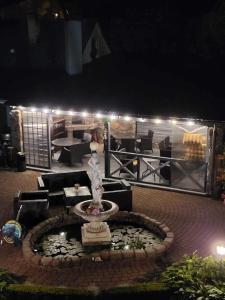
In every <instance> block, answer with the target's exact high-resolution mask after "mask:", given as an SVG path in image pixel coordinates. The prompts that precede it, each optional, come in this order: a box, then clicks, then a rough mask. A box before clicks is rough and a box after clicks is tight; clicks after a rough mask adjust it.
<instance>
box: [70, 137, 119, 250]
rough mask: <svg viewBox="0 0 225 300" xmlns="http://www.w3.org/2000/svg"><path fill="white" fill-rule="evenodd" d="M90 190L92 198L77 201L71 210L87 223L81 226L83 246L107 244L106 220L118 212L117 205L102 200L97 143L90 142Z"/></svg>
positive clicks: (109, 233)
mask: <svg viewBox="0 0 225 300" xmlns="http://www.w3.org/2000/svg"><path fill="white" fill-rule="evenodd" d="M90 148H91V158H90V160H89V162H88V164H89V165H90V167H91V170H92V173H91V190H92V196H93V200H86V201H83V202H80V203H78V204H77V205H75V207H74V208H73V212H74V213H75V214H77V215H78V216H80V217H82V218H83V219H84V220H86V221H88V222H89V223H85V224H84V225H83V226H82V228H81V236H82V244H83V245H84V246H92V245H107V244H110V243H111V232H110V229H109V226H108V224H107V223H106V222H103V221H105V220H107V219H108V218H109V217H110V216H111V215H113V214H115V213H116V212H118V210H119V208H118V205H117V204H115V203H114V202H112V201H109V200H102V192H103V187H102V178H101V174H100V170H99V161H98V155H97V149H98V143H96V142H91V143H90Z"/></svg>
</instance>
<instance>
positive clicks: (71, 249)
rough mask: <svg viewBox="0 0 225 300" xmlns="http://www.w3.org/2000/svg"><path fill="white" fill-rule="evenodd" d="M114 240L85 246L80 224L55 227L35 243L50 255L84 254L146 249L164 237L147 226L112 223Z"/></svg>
mask: <svg viewBox="0 0 225 300" xmlns="http://www.w3.org/2000/svg"><path fill="white" fill-rule="evenodd" d="M110 231H111V235H112V240H111V243H110V244H109V245H100V246H89V247H83V245H82V242H81V234H80V227H79V225H69V226H65V227H62V228H60V229H54V230H51V231H50V232H48V233H47V234H45V235H44V236H42V238H41V239H40V240H39V241H38V242H37V243H36V244H35V248H36V249H38V252H39V253H40V254H41V255H44V256H50V257H56V258H60V257H69V256H78V257H81V256H84V255H89V254H91V253H92V252H96V251H99V250H104V249H109V250H111V251H114V250H129V249H146V248H147V247H151V246H152V245H154V244H159V243H161V242H162V238H161V237H160V236H159V235H157V234H155V233H152V232H151V231H150V230H148V229H147V228H145V227H142V226H139V225H135V224H129V223H124V224H122V223H115V222H113V223H112V222H111V223H110Z"/></svg>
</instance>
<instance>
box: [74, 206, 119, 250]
mask: <svg viewBox="0 0 225 300" xmlns="http://www.w3.org/2000/svg"><path fill="white" fill-rule="evenodd" d="M92 201H93V200H86V201H83V202H81V203H78V204H77V205H75V206H74V208H73V212H74V213H75V214H77V215H78V216H80V217H82V218H83V219H85V220H87V221H89V223H85V224H84V225H83V226H82V227H81V236H82V244H83V245H84V246H92V245H107V244H110V243H111V232H110V229H109V226H108V224H107V223H106V222H103V221H104V220H107V219H108V218H109V217H110V216H111V215H113V214H115V213H116V212H117V211H118V210H119V207H118V205H117V204H116V203H114V202H112V201H108V200H102V201H101V203H102V204H103V207H105V210H104V211H102V212H100V213H99V214H98V215H92V214H88V213H87V212H86V211H87V208H88V207H89V205H90V204H91V202H92Z"/></svg>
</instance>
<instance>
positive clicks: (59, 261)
mask: <svg viewBox="0 0 225 300" xmlns="http://www.w3.org/2000/svg"><path fill="white" fill-rule="evenodd" d="M110 222H115V223H124V222H125V223H127V224H133V225H135V226H141V227H144V228H145V229H148V230H149V231H151V232H153V233H154V234H157V235H158V236H159V237H160V239H161V240H160V242H157V243H156V244H153V245H149V246H147V247H145V248H137V249H135V248H132V249H131V248H130V249H127V248H122V249H114V250H111V249H109V248H108V249H107V248H105V249H104V248H103V249H94V251H91V252H87V253H86V254H85V255H81V256H77V255H76V256H70V255H67V254H66V255H64V256H62V255H61V256H59V257H57V256H55V257H49V256H46V255H43V253H38V252H37V251H35V250H36V248H35V247H36V245H37V243H38V242H39V241H40V239H41V238H42V237H43V236H44V235H45V234H48V233H49V232H51V230H55V229H57V228H58V229H59V230H61V228H63V227H64V226H67V225H77V226H78V227H79V226H81V225H82V224H83V221H82V219H81V218H80V217H78V216H76V215H60V216H56V217H53V218H50V219H48V220H46V221H44V222H42V223H40V224H39V225H37V226H36V227H34V228H33V229H32V230H31V231H29V233H28V234H27V236H26V237H25V239H24V241H23V255H24V258H25V260H26V261H28V262H29V263H32V264H36V265H42V266H48V267H54V266H56V267H57V266H59V267H71V266H73V265H80V264H82V263H84V262H85V263H87V262H88V261H89V262H90V263H93V260H95V258H96V260H97V259H98V260H103V261H110V260H114V259H117V260H122V261H126V260H129V261H130V260H132V259H133V260H134V259H135V260H154V259H155V258H156V257H158V256H161V255H164V253H165V252H166V251H167V250H168V249H169V247H170V245H171V244H172V242H173V240H174V234H173V233H172V232H171V231H170V229H169V228H168V227H167V226H166V225H165V224H163V223H161V222H158V221H156V220H154V219H151V218H149V217H147V216H145V215H144V214H139V213H133V212H131V213H129V212H125V211H124V212H121V211H120V212H118V213H117V214H116V215H114V216H113V217H111V218H110ZM79 229H80V227H79Z"/></svg>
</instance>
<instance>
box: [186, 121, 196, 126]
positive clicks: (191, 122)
mask: <svg viewBox="0 0 225 300" xmlns="http://www.w3.org/2000/svg"><path fill="white" fill-rule="evenodd" d="M187 125H188V126H193V125H195V123H194V122H193V121H187Z"/></svg>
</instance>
